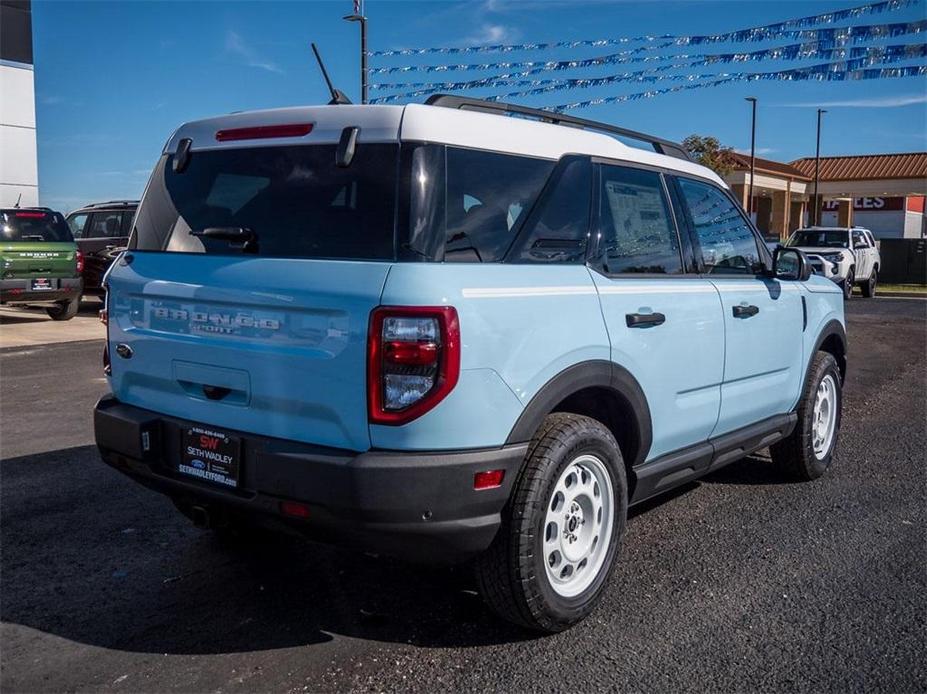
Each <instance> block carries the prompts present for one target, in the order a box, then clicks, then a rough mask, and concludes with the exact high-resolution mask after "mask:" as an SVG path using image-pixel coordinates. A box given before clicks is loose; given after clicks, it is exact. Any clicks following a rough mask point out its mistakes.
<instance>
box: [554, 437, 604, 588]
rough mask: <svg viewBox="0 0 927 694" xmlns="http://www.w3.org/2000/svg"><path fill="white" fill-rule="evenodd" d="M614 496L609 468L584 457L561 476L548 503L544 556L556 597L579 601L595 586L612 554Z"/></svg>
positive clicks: (592, 456) (589, 456)
mask: <svg viewBox="0 0 927 694" xmlns="http://www.w3.org/2000/svg"><path fill="white" fill-rule="evenodd" d="M614 516H615V493H614V490H613V488H612V481H611V477H610V476H609V474H608V470H607V469H606V467H605V463H603V462H602V460H601V459H599V458H598V457H596V456H594V455H589V454H584V455H581V456H579V457H577V458H576V459H575V460H573V461H572V462H571V463H570V464H569V465H567V466H566V467H565V468H564V470H563V472H562V473H561V474H560V477H559V479H558V480H557V483H556V485H554V490H553V493H552V494H551V498H550V500H549V501H548V503H547V513H546V515H545V518H544V528H543V530H542V532H543V551H544V566H545V569H546V571H547V578H548V581H549V582H550V586H551V588H552V589H553V590H554V592H555V593H557V594H558V595H561V596H563V597H566V598H570V597H574V596H576V595H579V594H580V593H582V592H583V591H584V590H586V589H587V588H588V587H589V586H590V585H591V584H592V582H593V581H594V580H595V578H596V576H597V575H598V574H599V571H601V570H602V565H603V564H604V562H605V558H606V556H607V554H608V546H609V541H610V539H611V536H612V525H613V523H614Z"/></svg>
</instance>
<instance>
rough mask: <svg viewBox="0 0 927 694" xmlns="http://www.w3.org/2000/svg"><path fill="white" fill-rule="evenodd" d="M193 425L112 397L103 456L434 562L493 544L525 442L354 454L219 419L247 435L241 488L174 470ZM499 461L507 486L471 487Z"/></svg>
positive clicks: (237, 509)
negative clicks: (291, 509)
mask: <svg viewBox="0 0 927 694" xmlns="http://www.w3.org/2000/svg"><path fill="white" fill-rule="evenodd" d="M192 424H197V423H196V422H188V421H186V420H181V419H177V418H173V417H167V416H164V415H160V414H158V413H155V412H151V411H149V410H144V409H141V408H138V407H134V406H131V405H126V404H124V403H121V402H119V401H118V400H116V399H115V398H113V397H111V396H107V397H105V398H103V399H102V400H100V402H99V403H97V406H96V409H95V411H94V432H95V435H96V442H97V446H98V448H99V449H100V453H101V455H102V457H103V460H104V461H105V462H107V463H108V464H109V465H111V466H113V467H114V468H116V469H118V470H120V471H121V472H123V473H125V474H127V475H129V476H130V477H132V478H134V479H136V480H137V481H139V482H140V483H142V484H144V485H145V486H147V487H149V488H151V489H154V490H156V491H159V492H161V493H163V494H166V495H168V496H171V497H173V498H175V499H177V500H179V501H181V502H183V503H187V504H195V505H200V506H205V507H210V508H212V509H214V510H216V511H217V512H220V513H226V512H229V511H231V512H233V513H236V514H240V515H245V516H248V517H249V518H250V519H251V520H254V521H257V522H262V521H269V522H270V523H271V524H276V523H279V522H280V521H281V520H283V521H285V522H287V524H288V525H290V526H291V527H295V528H298V529H299V530H301V531H302V532H304V533H305V534H307V535H309V536H311V537H314V538H315V539H319V540H322V541H325V542H330V543H333V544H343V545H347V546H351V547H356V548H359V549H363V550H367V551H372V552H378V553H384V554H392V555H396V556H401V557H404V558H407V559H412V560H418V561H426V562H429V563H448V562H450V563H453V562H459V561H464V560H466V559H468V558H470V557H472V556H474V555H475V554H478V553H479V552H481V551H483V550H484V549H486V548H487V547H488V546H489V544H490V543H491V542H492V540H493V538H494V537H495V534H496V531H497V530H498V528H499V525H500V523H501V516H500V512H501V511H502V508H503V507H504V506H505V504H506V502H507V500H508V498H509V494H510V492H511V489H512V486H513V484H514V482H515V479H516V477H517V474H518V471H519V468H520V466H521V462H522V460H523V459H524V456H525V451H526V450H527V444H518V445H514V446H505V447H503V448H496V449H488V450H467V451H439V452H415V451H402V452H400V451H380V450H370V451H366V452H363V453H357V452H355V451H348V450H342V449H335V448H326V447H322V446H314V445H311V444H306V443H301V442H296V441H287V440H282V439H275V438H270V437H264V436H259V435H255V434H250V433H244V432H238V431H232V430H229V429H227V428H224V427H218V426H217V428H220V429H222V430H223V431H226V432H227V433H229V434H233V435H236V436H240V437H241V439H242V461H241V469H240V480H239V488H238V489H235V490H228V489H223V488H221V487H217V486H214V485H210V484H208V483H204V482H199V481H196V480H193V479H188V478H186V477H181V476H179V475H178V474H177V473H176V472H174V471H173V470H174V468H175V466H176V463H177V460H178V459H179V456H180V449H181V444H180V438H181V431H182V429H183V428H184V427H186V426H187V425H192ZM207 424H208V423H207ZM143 442H147V447H146V444H145V443H143ZM494 469H504V470H505V476H504V479H503V483H502V486H501V487H499V488H497V489H487V490H480V491H476V490H474V489H473V476H474V474H475V473H476V472H480V471H483V470H494ZM284 500H292V501H299V502H302V503H304V504H306V505H308V506H309V509H310V512H309V517H308V518H307V519H305V520H300V521H294V520H292V519H288V518H286V517H285V516H283V515H282V514H281V512H280V502H281V501H284Z"/></svg>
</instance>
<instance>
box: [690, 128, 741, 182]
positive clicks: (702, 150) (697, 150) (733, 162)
mask: <svg viewBox="0 0 927 694" xmlns="http://www.w3.org/2000/svg"><path fill="white" fill-rule="evenodd" d="M682 146H683V147H684V148H685V150H686V151H687V152H688V153H689V154H690V155H692V158H693V159H695V161H697V162H698V163H699V164H701V165H702V166H707V167H708V168H709V169H711V170H712V171H714V172H715V173H716V174H718V175H719V176H721V177H722V178H723V177H724V176H727V175H728V174H729V173H731V171H733V169H734V167H735V166H737V159H736V158H735V157H734V150H733V149H732V148H731V147H725V146H723V145H722V144H721V143H720V142H719V141H718V138H716V137H712V136H711V135H706V136H702V135H689V137H687V138H686V139H685V140H683V141H682Z"/></svg>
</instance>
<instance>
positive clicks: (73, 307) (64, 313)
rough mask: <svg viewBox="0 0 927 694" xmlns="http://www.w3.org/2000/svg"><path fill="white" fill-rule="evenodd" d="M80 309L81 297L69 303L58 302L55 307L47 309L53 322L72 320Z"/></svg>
mask: <svg viewBox="0 0 927 694" xmlns="http://www.w3.org/2000/svg"><path fill="white" fill-rule="evenodd" d="M79 308H80V297H78V298H76V299H70V300H68V301H56V302H55V305H54V306H49V307H48V308H46V309H45V312H46V313H47V314H48V317H49V318H51V319H52V320H71V319H72V318H73V317H74V316H76V315H77V311H78V309H79Z"/></svg>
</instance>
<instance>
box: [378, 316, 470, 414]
mask: <svg viewBox="0 0 927 694" xmlns="http://www.w3.org/2000/svg"><path fill="white" fill-rule="evenodd" d="M459 376H460V323H459V322H458V319H457V311H456V310H455V309H454V308H453V307H450V306H438V307H393V306H383V307H380V308H377V309H375V310H374V311H373V313H372V314H371V315H370V334H369V336H368V339H367V402H368V412H369V417H370V421H371V422H373V423H374V424H391V425H399V424H405V423H407V422H411V421H412V420H413V419H416V418H417V417H421V416H422V415H423V414H425V413H426V412H428V411H429V410H431V409H432V408H433V407H434V406H435V405H437V404H438V403H439V402H441V401H442V400H443V399H444V398H445V397H446V396H447V394H448V393H450V392H451V391H452V390H453V389H454V386H456V385H457V379H458V378H459Z"/></svg>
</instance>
